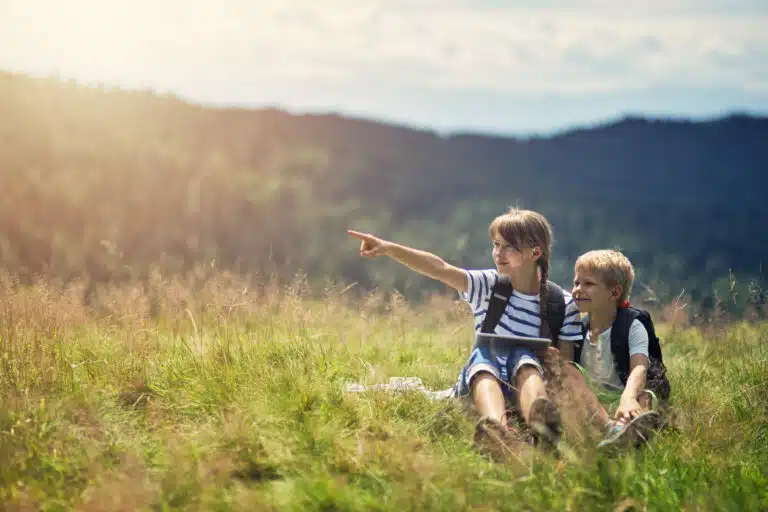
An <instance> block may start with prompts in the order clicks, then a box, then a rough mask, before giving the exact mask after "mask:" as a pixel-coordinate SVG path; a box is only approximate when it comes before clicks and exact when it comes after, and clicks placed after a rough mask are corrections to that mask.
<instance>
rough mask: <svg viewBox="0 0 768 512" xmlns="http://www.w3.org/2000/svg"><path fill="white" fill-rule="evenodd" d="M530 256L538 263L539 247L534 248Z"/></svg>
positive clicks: (539, 256)
mask: <svg viewBox="0 0 768 512" xmlns="http://www.w3.org/2000/svg"><path fill="white" fill-rule="evenodd" d="M532 254H533V259H534V260H536V261H538V259H539V258H541V247H534V248H533V253H532Z"/></svg>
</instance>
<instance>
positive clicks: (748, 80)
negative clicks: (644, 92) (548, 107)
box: [0, 0, 768, 100]
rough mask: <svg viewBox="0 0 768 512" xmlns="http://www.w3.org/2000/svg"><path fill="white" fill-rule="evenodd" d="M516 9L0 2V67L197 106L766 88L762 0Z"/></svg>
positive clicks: (300, 2) (434, 4) (394, 1)
mask: <svg viewBox="0 0 768 512" xmlns="http://www.w3.org/2000/svg"><path fill="white" fill-rule="evenodd" d="M527 3H528V4H529V6H527V7H514V8H513V7H507V5H508V2H501V1H492V0H482V1H481V2H480V3H479V4H477V3H473V2H471V1H470V0H467V1H459V0H441V1H437V0H425V1H419V2H417V1H416V0H413V1H405V0H378V1H377V0H323V1H322V2H318V1H309V0H294V1H291V2H274V1H268V0H263V1H246V0H220V1H219V2H215V3H214V2H204V1H202V0H188V1H184V2H182V1H180V0H173V1H165V2H162V1H160V2H155V1H152V0H133V1H131V2H123V3H120V4H114V5H110V3H108V2H104V1H98V0H68V1H56V0H49V1H47V2H46V1H43V0H4V2H3V3H2V6H0V20H1V21H0V67H6V68H12V69H21V70H30V71H36V72H49V71H58V72H60V73H61V74H63V75H65V76H76V77H80V78H83V79H90V80H104V81H108V82H119V83H125V84H128V85H152V86H154V87H157V88H160V89H172V90H178V91H181V92H183V93H185V94H188V95H191V96H193V97H204V98H203V99H207V100H226V99H227V98H228V97H235V96H237V97H241V96H242V95H243V94H245V93H244V92H243V91H245V90H253V91H258V92H259V93H261V94H269V92H270V91H276V90H280V89H281V88H283V87H286V86H291V87H295V86H296V85H297V84H300V85H301V84H303V85H306V86H307V87H310V88H311V87H312V85H313V84H322V85H324V86H333V85H334V84H338V85H342V84H343V85H345V86H360V87H364V86H366V84H371V83H375V84H376V85H377V86H378V87H391V88H408V87H418V88H433V89H437V90H459V89H467V90H474V91H478V90H479V91H482V90H487V91H490V92H493V93H503V94H512V95H514V94H517V95H530V94H538V95H540V94H557V95H565V96H581V95H585V94H596V93H606V92H617V91H621V90H623V89H635V90H636V89H641V88H651V87H656V86H672V87H692V88H695V87H707V88H726V87H727V88H737V89H740V90H747V91H759V92H765V91H768V73H766V71H765V65H764V62H766V57H767V56H768V55H767V53H768V31H766V30H764V27H765V26H768V13H767V12H766V8H765V7H763V3H762V2H756V1H751V2H750V1H748V2H744V3H743V4H741V8H738V6H737V7H732V8H731V9H728V6H727V5H726V3H725V1H724V0H709V1H708V2H693V0H668V1H665V2H651V3H648V2H645V3H640V4H638V6H635V7H633V8H632V10H631V11H628V10H626V9H627V8H626V7H625V6H621V5H620V3H617V2H608V1H606V0H589V1H587V2H584V3H580V7H579V8H574V7H572V2H565V1H564V0H548V1H546V2H533V1H530V2H527ZM766 4H768V3H766ZM518 5H519V4H518ZM730 5H732V6H733V4H730ZM241 99H242V98H241Z"/></svg>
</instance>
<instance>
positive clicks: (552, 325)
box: [539, 281, 565, 348]
mask: <svg viewBox="0 0 768 512" xmlns="http://www.w3.org/2000/svg"><path fill="white" fill-rule="evenodd" d="M539 300H541V301H544V302H546V312H547V317H546V318H543V317H542V318H541V328H540V336H541V337H542V338H548V339H551V340H552V346H553V347H555V348H557V346H558V342H559V340H560V329H562V328H563V322H564V321H565V295H563V289H562V288H560V287H559V286H558V285H556V284H555V283H553V282H552V281H547V284H546V294H545V296H544V297H540V299H539Z"/></svg>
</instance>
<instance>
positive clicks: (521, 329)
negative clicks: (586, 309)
mask: <svg viewBox="0 0 768 512" xmlns="http://www.w3.org/2000/svg"><path fill="white" fill-rule="evenodd" d="M466 272H467V278H468V279H469V287H468V290H467V293H460V294H459V296H460V297H461V298H462V299H464V300H465V301H467V302H468V303H469V305H470V306H471V307H472V311H473V313H474V315H475V331H476V332H480V330H481V329H482V327H483V321H484V320H485V315H486V314H487V313H488V303H489V302H490V298H491V290H492V289H493V286H494V285H495V284H496V282H497V281H498V280H499V272H498V271H497V270H496V269H490V270H467V271H466ZM563 297H564V298H565V320H564V321H563V326H562V328H561V329H560V335H559V339H561V340H564V341H581V322H580V320H579V310H578V308H577V307H576V303H575V302H574V301H573V297H572V296H571V294H570V293H568V292H567V291H565V290H563ZM539 311H540V310H539V296H538V295H525V294H523V293H520V292H518V291H517V290H513V292H512V297H510V299H509V303H508V304H507V309H506V310H505V311H504V314H503V315H501V319H500V320H499V323H498V325H497V326H496V329H495V330H494V333H495V334H512V335H517V336H527V337H535V338H538V337H539V336H540V333H539V332H540V331H539V330H540V328H541V318H540V317H539Z"/></svg>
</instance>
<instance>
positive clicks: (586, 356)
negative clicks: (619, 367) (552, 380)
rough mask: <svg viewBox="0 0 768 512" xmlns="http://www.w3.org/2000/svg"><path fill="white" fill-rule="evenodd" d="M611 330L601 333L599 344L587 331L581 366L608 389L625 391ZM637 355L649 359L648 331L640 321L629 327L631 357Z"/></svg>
mask: <svg viewBox="0 0 768 512" xmlns="http://www.w3.org/2000/svg"><path fill="white" fill-rule="evenodd" d="M583 321H584V324H585V325H587V322H588V321H589V318H588V317H587V318H584V320H583ZM611 330H612V327H609V328H608V329H606V330H604V331H603V332H601V333H600V335H599V336H598V339H597V342H593V341H592V336H591V334H590V332H589V331H587V336H586V339H585V340H584V345H583V346H582V349H581V360H580V361H579V364H581V366H582V367H584V369H586V370H587V372H588V373H589V376H590V377H591V378H592V379H594V380H596V381H598V382H600V383H601V384H603V385H607V387H612V388H621V389H623V388H624V384H622V383H621V379H620V378H619V374H618V372H616V365H615V364H614V360H613V352H611ZM635 354H643V355H645V356H646V357H648V331H646V330H645V327H643V323H642V322H640V320H638V319H635V320H634V321H633V322H632V325H630V326H629V357H632V356H633V355H635Z"/></svg>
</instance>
